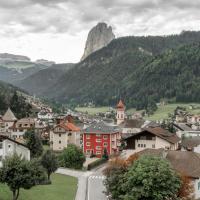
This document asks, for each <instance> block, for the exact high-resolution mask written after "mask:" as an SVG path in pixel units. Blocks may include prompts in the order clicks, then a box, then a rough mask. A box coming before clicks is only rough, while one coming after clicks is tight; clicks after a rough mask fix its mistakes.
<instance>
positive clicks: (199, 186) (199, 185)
mask: <svg viewBox="0 0 200 200" xmlns="http://www.w3.org/2000/svg"><path fill="white" fill-rule="evenodd" d="M198 190H200V182H198Z"/></svg>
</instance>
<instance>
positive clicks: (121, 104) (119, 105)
mask: <svg viewBox="0 0 200 200" xmlns="http://www.w3.org/2000/svg"><path fill="white" fill-rule="evenodd" d="M117 108H122V109H124V108H125V105H124V104H123V102H122V100H120V101H119V103H118V104H117Z"/></svg>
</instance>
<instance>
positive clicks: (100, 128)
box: [83, 121, 121, 157]
mask: <svg viewBox="0 0 200 200" xmlns="http://www.w3.org/2000/svg"><path fill="white" fill-rule="evenodd" d="M120 146H121V131H120V129H119V127H118V126H116V125H110V124H106V123H105V122H103V121H100V122H95V123H93V124H92V125H90V126H89V127H87V128H86V129H84V130H83V151H84V153H85V154H86V155H92V154H94V155H96V156H97V157H102V155H103V153H104V150H105V149H106V151H107V153H108V155H111V154H114V153H117V152H118V151H119V147H120Z"/></svg>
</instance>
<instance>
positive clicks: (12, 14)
mask: <svg viewBox="0 0 200 200" xmlns="http://www.w3.org/2000/svg"><path fill="white" fill-rule="evenodd" d="M199 8H200V1H188V0H0V27H1V29H0V43H1V46H4V47H5V50H3V49H2V48H3V47H1V48H0V50H2V51H6V48H8V49H15V50H16V51H17V50H19V46H20V51H21V52H20V53H23V52H26V51H29V52H30V54H31V52H32V54H34V55H33V57H34V58H35V57H40V54H41V55H45V56H46V57H47V58H49V57H48V52H50V49H49V48H48V47H44V46H45V45H47V44H50V43H53V44H54V46H55V50H54V48H53V47H52V49H51V53H49V56H50V55H51V56H52V55H54V54H55V58H56V59H57V60H59V59H61V55H62V57H63V55H66V60H69V61H70V59H72V60H73V61H74V60H79V58H80V57H81V55H80V52H82V49H83V48H84V42H85V40H86V37H87V33H88V31H89V30H90V29H91V28H92V27H93V26H95V25H96V24H97V23H98V22H102V21H105V22H106V23H108V24H109V25H111V26H112V27H113V30H114V32H115V34H116V36H117V37H119V36H126V35H167V34H174V33H180V32H181V31H182V30H199V24H200V12H199ZM40 38H41V39H40ZM41 40H43V41H44V42H43V43H42V42H41ZM2 41H3V42H4V45H2ZM10 41H12V43H11V42H10ZM19 41H21V43H20V45H19ZM57 41H59V42H58V43H59V45H57V44H56V42H57ZM62 41H63V42H62ZM71 41H73V43H72V42H71ZM75 43H76V45H74V46H76V48H78V50H77V49H76V50H75V49H74V50H73V52H74V56H72V51H71V48H72V47H71V46H69V45H73V44H75ZM11 44H12V46H10V45H11ZM41 44H42V45H43V48H42V49H43V50H42V51H41V50H40V49H41V47H40V46H41ZM30 45H31V46H34V50H33V48H31V47H29V46H30ZM37 46H38V48H37ZM59 46H60V49H62V51H64V52H62V54H61V53H60V52H59V53H57V52H58V49H57V48H58V47H59ZM39 47H40V48H39ZM27 49H28V50H27ZM68 50H69V51H68ZM65 51H66V52H68V53H65ZM76 52H79V53H76ZM56 53H57V54H56ZM58 54H60V55H58ZM76 54H78V55H76ZM38 55H39V56H38ZM69 55H70V57H69V58H68V57H67V56H69ZM53 59H54V58H52V60H53ZM63 59H64V58H63ZM63 59H62V61H63Z"/></svg>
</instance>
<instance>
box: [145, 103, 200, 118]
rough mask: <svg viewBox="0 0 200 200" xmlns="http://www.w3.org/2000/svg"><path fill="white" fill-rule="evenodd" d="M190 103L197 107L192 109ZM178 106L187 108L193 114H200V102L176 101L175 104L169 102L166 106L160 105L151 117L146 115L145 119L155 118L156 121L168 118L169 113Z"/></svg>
mask: <svg viewBox="0 0 200 200" xmlns="http://www.w3.org/2000/svg"><path fill="white" fill-rule="evenodd" d="M190 105H193V106H194V107H195V108H194V109H190ZM177 106H181V107H185V108H186V110H187V111H188V112H189V113H191V114H200V104H196V103H188V104H184V103H174V104H167V105H164V106H158V109H157V111H156V112H155V113H154V114H153V115H151V116H149V117H145V119H149V120H154V121H155V120H159V119H166V118H168V114H169V113H173V112H174V110H175V109H176V107H177Z"/></svg>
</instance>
